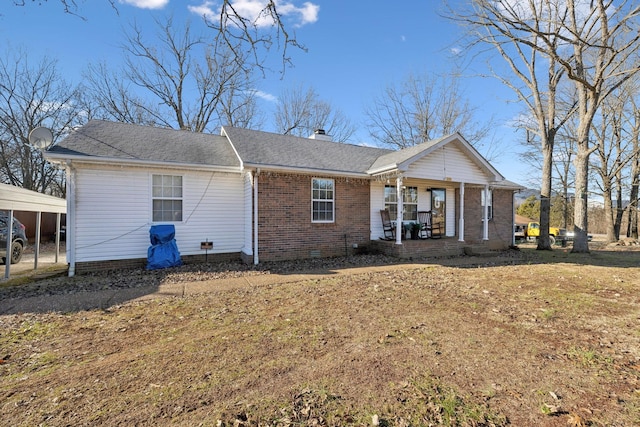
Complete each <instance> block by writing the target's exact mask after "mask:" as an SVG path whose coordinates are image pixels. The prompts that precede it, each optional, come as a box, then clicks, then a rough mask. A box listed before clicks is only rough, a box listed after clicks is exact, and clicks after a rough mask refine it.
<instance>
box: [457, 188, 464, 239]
mask: <svg viewBox="0 0 640 427" xmlns="http://www.w3.org/2000/svg"><path fill="white" fill-rule="evenodd" d="M458 241H459V242H464V182H461V183H460V219H459V220H458Z"/></svg>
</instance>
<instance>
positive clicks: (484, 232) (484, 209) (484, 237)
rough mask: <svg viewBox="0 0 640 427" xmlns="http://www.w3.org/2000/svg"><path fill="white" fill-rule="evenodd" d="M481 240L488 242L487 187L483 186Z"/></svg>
mask: <svg viewBox="0 0 640 427" xmlns="http://www.w3.org/2000/svg"><path fill="white" fill-rule="evenodd" d="M482 240H489V186H488V185H485V186H484V206H483V207H482Z"/></svg>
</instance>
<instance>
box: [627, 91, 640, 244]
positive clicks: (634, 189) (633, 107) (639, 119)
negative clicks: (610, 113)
mask: <svg viewBox="0 0 640 427" xmlns="http://www.w3.org/2000/svg"><path fill="white" fill-rule="evenodd" d="M629 104H630V132H629V139H630V140H631V144H632V150H633V152H634V153H635V154H634V156H633V158H632V160H631V162H630V163H631V167H630V168H631V170H630V187H631V189H630V191H629V210H628V212H627V220H628V221H627V237H632V238H634V239H638V207H639V206H638V201H639V199H640V194H639V189H640V108H638V105H637V103H636V101H635V97H634V98H632V99H630V102H629Z"/></svg>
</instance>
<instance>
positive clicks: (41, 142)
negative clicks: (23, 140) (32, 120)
mask: <svg viewBox="0 0 640 427" xmlns="http://www.w3.org/2000/svg"><path fill="white" fill-rule="evenodd" d="M52 142H53V133H51V130H49V129H48V128H45V127H42V126H41V127H37V128H35V129H33V130H32V131H31V132H29V144H31V145H33V146H34V147H36V148H38V149H40V150H43V149H45V148H47V147H48V146H49V145H51V143H52Z"/></svg>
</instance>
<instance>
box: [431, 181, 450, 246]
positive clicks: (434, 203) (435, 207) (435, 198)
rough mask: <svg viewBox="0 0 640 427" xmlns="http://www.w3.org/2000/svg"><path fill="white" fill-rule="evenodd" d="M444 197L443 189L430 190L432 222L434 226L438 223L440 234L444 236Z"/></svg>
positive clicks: (445, 193)
mask: <svg viewBox="0 0 640 427" xmlns="http://www.w3.org/2000/svg"><path fill="white" fill-rule="evenodd" d="M446 195H447V192H446V190H445V189H444V188H432V189H431V212H432V221H433V223H434V224H436V223H440V224H441V225H440V227H441V229H442V230H443V231H442V233H443V234H444V235H446V227H445V225H446V223H447V222H446V221H445V213H446V212H447V210H446Z"/></svg>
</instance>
